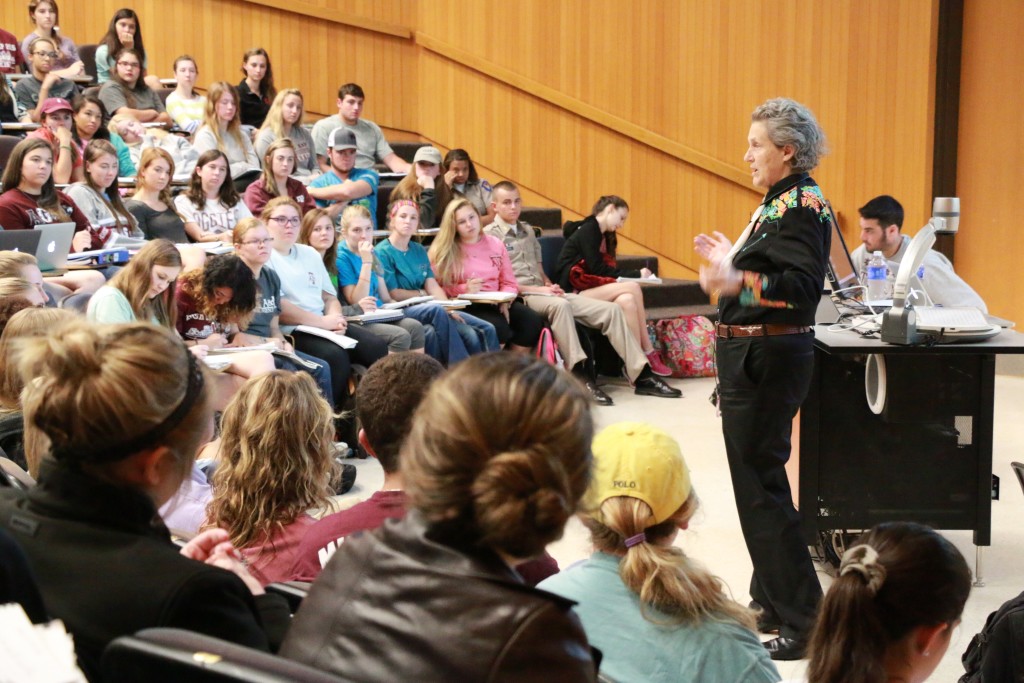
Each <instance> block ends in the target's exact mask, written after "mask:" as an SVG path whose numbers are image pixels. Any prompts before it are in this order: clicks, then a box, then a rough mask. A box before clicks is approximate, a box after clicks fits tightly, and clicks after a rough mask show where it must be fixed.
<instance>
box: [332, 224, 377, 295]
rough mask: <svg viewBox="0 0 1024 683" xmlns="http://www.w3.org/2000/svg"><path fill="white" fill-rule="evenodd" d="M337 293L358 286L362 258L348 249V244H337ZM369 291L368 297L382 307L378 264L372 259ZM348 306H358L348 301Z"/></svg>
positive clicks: (343, 242)
mask: <svg viewBox="0 0 1024 683" xmlns="http://www.w3.org/2000/svg"><path fill="white" fill-rule="evenodd" d="M337 264H338V291H339V292H340V291H341V290H342V288H344V287H347V286H349V285H356V284H359V271H360V270H362V268H363V257H362V256H360V255H359V254H357V253H355V252H354V251H352V250H351V249H349V248H348V242H346V241H345V240H341V241H340V242H338V260H337ZM370 272H371V275H370V291H369V293H368V296H372V297H373V298H374V299H376V300H377V305H378V306H383V305H384V301H383V300H381V298H380V291H379V290H378V287H377V285H378V278H379V277H380V275H381V273H380V264H379V263H377V260H376V259H374V264H373V267H372V268H371V269H370ZM349 303H350V304H354V305H358V303H359V302H358V301H349Z"/></svg>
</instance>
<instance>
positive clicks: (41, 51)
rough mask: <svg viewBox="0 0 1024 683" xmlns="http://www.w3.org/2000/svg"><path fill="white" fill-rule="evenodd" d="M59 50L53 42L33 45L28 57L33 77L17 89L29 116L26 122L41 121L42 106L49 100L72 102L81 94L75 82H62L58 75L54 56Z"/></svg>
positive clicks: (39, 39) (40, 39)
mask: <svg viewBox="0 0 1024 683" xmlns="http://www.w3.org/2000/svg"><path fill="white" fill-rule="evenodd" d="M55 50H56V49H55V48H54V44H53V41H52V40H50V39H49V38H37V39H35V40H34V41H32V48H31V50H30V51H29V53H28V63H29V66H30V67H31V68H30V71H29V74H30V75H29V76H28V77H26V78H22V79H21V80H20V81H18V83H17V84H16V85H15V86H14V96H15V97H16V98H17V99H18V104H20V105H21V108H22V109H23V110H24V111H25V112H26V115H25V117H24V118H23V119H22V120H23V121H25V122H36V123H38V122H39V121H41V120H42V116H43V111H42V109H41V106H42V104H43V103H44V102H46V100H48V99H49V98H51V97H58V98H60V99H62V100H72V99H74V97H75V95H77V94H78V87H77V86H76V85H75V82H74V81H70V80H66V79H64V78H61V76H60V74H59V73H57V70H56V68H55V67H54V65H53V64H54V60H55V59H56V57H55V56H54V55H56V54H57V53H56V51H55Z"/></svg>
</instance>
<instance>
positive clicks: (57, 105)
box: [39, 97, 75, 114]
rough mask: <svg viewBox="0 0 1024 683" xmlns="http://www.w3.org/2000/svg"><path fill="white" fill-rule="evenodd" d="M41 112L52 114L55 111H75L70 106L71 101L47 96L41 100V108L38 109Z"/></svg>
mask: <svg viewBox="0 0 1024 683" xmlns="http://www.w3.org/2000/svg"><path fill="white" fill-rule="evenodd" d="M39 111H40V112H41V113H43V114H52V113H53V112H55V111H70V112H73V111H75V110H74V109H72V107H71V103H70V102H68V101H67V100H65V99H64V98H63V97H48V98H46V101H45V102H43V108H42V109H40V110H39Z"/></svg>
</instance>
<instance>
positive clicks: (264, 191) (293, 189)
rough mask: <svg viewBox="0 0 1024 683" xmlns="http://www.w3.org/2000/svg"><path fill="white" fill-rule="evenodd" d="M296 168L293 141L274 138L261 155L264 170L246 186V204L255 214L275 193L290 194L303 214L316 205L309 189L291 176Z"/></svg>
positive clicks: (286, 195)
mask: <svg viewBox="0 0 1024 683" xmlns="http://www.w3.org/2000/svg"><path fill="white" fill-rule="evenodd" d="M294 170H295V145H294V144H293V143H292V141H291V140H290V139H289V138H279V139H277V140H274V142H273V143H271V145H270V146H269V147H267V150H266V154H264V155H263V172H262V173H261V174H260V177H259V178H257V179H256V180H254V181H252V182H251V183H249V187H247V188H245V195H244V199H245V205H246V206H248V207H249V210H250V211H252V212H253V214H255V215H259V213H260V212H261V211H263V207H264V206H266V205H267V202H269V201H270V200H271V199H273V198H274V197H281V196H285V197H291V198H292V199H294V200H295V203H296V204H298V205H299V206H300V207H302V213H303V214H305V213H306V212H307V211H309V210H310V209H314V208H316V203H315V202H314V201H313V197H312V195H310V194H309V190H307V189H306V186H305V185H303V184H302V182H301V181H299V180H296V179H295V178H292V177H291V175H292V171H294Z"/></svg>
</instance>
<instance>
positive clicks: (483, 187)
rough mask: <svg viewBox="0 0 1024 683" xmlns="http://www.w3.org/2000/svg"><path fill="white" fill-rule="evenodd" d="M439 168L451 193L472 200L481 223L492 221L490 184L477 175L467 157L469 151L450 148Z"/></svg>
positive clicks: (485, 223) (471, 161)
mask: <svg viewBox="0 0 1024 683" xmlns="http://www.w3.org/2000/svg"><path fill="white" fill-rule="evenodd" d="M441 170H442V171H443V172H444V183H445V185H447V186H448V187H450V188H451V189H452V193H453V194H454V195H455V196H456V197H465V198H466V199H468V200H469V201H471V202H473V206H475V207H476V211H477V213H479V214H480V216H481V217H482V218H481V219H480V220H481V223H483V225H490V224H491V223H493V222H494V209H493V208H491V184H490V183H489V182H487V181H486V180H484V179H482V178H481V177H480V176H479V175H477V172H476V166H474V165H473V160H472V159H470V158H469V152H467V151H466V150H464V149H453V150H450V151H449V152H448V153H447V154H445V155H444V163H443V164H441Z"/></svg>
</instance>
